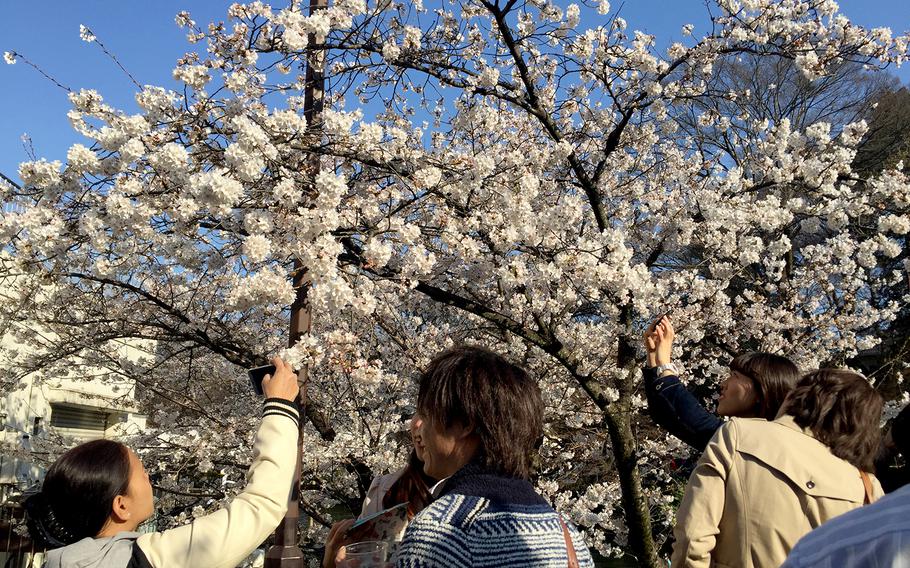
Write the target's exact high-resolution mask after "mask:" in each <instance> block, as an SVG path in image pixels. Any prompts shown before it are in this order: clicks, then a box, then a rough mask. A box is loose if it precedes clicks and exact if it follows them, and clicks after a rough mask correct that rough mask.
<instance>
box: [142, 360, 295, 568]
mask: <svg viewBox="0 0 910 568" xmlns="http://www.w3.org/2000/svg"><path fill="white" fill-rule="evenodd" d="M275 366H276V367H277V369H278V370H277V371H276V373H275V376H274V377H269V376H266V378H265V380H264V381H263V391H264V392H265V395H266V397H268V398H267V399H266V401H265V404H264V406H263V411H262V423H261V424H260V426H259V430H258V432H257V434H256V440H255V442H254V446H253V464H252V465H251V466H250V471H249V474H248V482H247V485H246V488H244V490H243V492H242V493H240V494H239V495H237V496H236V497H234V499H233V500H232V501H231V503H230V504H229V505H228V506H227V507H225V508H223V509H219V510H218V511H216V512H214V513H212V514H210V515H206V516H205V517H201V518H199V519H196V520H195V521H193V522H192V523H190V524H187V525H183V526H181V527H177V528H174V529H170V530H167V531H164V532H156V533H151V534H145V535H142V536H140V537H139V539H138V540H137V544H138V547H139V549H140V550H141V552H142V554H143V555H144V556H145V559H146V560H147V563H148V565H149V566H150V567H151V568H191V567H193V568H196V567H200V566H205V567H207V568H232V567H234V566H236V565H237V564H239V563H240V562H241V561H242V560H243V559H244V558H246V557H247V556H248V555H249V554H250V552H252V551H253V549H255V548H256V547H257V546H259V545H260V544H261V543H262V542H263V541H264V540H265V539H266V538H267V537H268V535H269V533H271V532H272V531H273V530H274V529H275V527H276V526H278V523H279V521H280V520H281V518H282V517H283V516H284V514H285V512H286V511H287V501H288V495H289V493H290V490H291V480H292V479H293V475H294V468H295V466H296V461H297V437H298V433H299V421H300V413H299V410H298V408H297V404H296V402H294V400H295V399H296V397H297V393H298V386H297V378H296V376H295V375H294V373H293V371H292V370H291V368H290V367H289V366H288V365H286V364H285V363H283V362H282V361H281V360H280V359H276V360H275Z"/></svg>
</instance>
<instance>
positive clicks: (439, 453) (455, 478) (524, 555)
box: [397, 347, 594, 568]
mask: <svg viewBox="0 0 910 568" xmlns="http://www.w3.org/2000/svg"><path fill="white" fill-rule="evenodd" d="M417 413H418V415H417V417H416V418H415V420H416V421H417V436H416V443H417V445H418V447H419V448H420V450H421V451H422V453H423V454H424V471H425V472H426V474H427V475H429V476H430V477H434V478H436V479H442V480H443V481H441V482H440V483H439V484H438V485H437V486H436V487H435V488H434V495H436V496H437V498H436V499H435V500H434V501H433V503H432V504H431V505H430V506H429V507H427V508H426V509H424V510H423V511H422V512H421V513H420V514H419V515H417V516H416V517H415V518H414V520H413V521H412V522H411V524H410V525H409V526H408V529H407V532H406V533H405V536H404V541H403V542H402V544H401V548H400V550H399V553H398V559H397V565H398V567H399V568H433V567H440V568H443V567H444V568H459V567H483V566H498V567H501V566H522V567H529V566H532V567H553V568H556V567H559V568H564V567H566V566H570V567H571V566H585V567H593V565H594V563H593V560H592V559H591V554H590V552H589V551H588V549H587V547H586V546H585V545H584V542H583V541H582V539H581V536H580V535H579V533H578V532H577V531H575V530H574V528H572V527H570V525H569V524H568V523H566V522H565V521H564V520H563V518H562V516H561V515H560V514H559V513H557V512H556V511H554V510H553V508H552V507H551V506H550V505H549V504H548V503H547V502H546V500H544V499H543V497H541V496H540V495H539V494H538V493H537V492H536V491H535V490H534V486H533V485H532V484H531V482H530V481H528V477H529V475H530V469H531V455H532V453H533V452H534V451H535V448H536V447H537V445H538V442H539V441H540V439H541V437H542V435H543V402H542V399H541V395H540V388H539V387H538V386H537V383H536V382H535V381H534V380H532V379H531V378H530V377H529V376H528V375H527V373H526V372H525V371H524V370H523V369H522V368H520V367H518V366H516V365H513V364H511V363H509V362H508V361H506V360H505V359H503V358H502V357H500V356H499V355H496V354H495V353H492V352H490V351H487V350H485V349H480V348H477V347H460V348H456V349H452V350H449V351H446V352H444V353H442V354H441V355H439V356H437V357H436V359H434V360H433V361H432V362H431V363H430V365H429V367H428V369H427V370H426V372H425V373H424V374H423V376H422V377H421V379H420V392H419V394H418V399H417Z"/></svg>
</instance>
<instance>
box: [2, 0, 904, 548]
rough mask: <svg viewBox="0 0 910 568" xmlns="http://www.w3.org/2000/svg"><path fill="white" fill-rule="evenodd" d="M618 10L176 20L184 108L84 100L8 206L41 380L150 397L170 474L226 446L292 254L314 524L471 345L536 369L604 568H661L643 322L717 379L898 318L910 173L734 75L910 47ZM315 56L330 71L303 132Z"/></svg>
mask: <svg viewBox="0 0 910 568" xmlns="http://www.w3.org/2000/svg"><path fill="white" fill-rule="evenodd" d="M610 9H611V7H610V3H609V2H600V3H599V4H597V5H595V6H591V7H589V6H587V5H576V4H571V5H568V6H565V5H558V4H556V3H553V2H547V1H544V0H535V1H527V2H515V1H510V2H486V1H463V2H446V3H442V4H440V5H439V6H438V7H432V8H431V7H430V6H429V3H428V4H427V6H424V5H423V2H413V1H412V2H403V3H399V2H394V1H392V0H384V1H380V2H378V3H373V2H371V3H369V4H367V3H366V2H365V1H362V0H339V1H337V2H335V3H333V4H332V5H331V6H330V7H329V8H328V9H325V10H321V11H318V12H316V13H314V14H312V15H307V14H305V13H303V12H301V11H300V9H299V7H298V6H297V4H296V3H294V4H293V5H292V6H291V7H290V8H287V9H283V10H277V9H273V8H271V7H269V6H267V5H265V4H263V3H260V2H253V3H250V4H235V5H233V6H232V7H231V9H230V12H229V17H230V23H229V24H223V25H216V24H213V25H211V26H208V27H207V28H201V27H199V26H197V24H196V23H195V22H194V21H193V20H192V18H191V16H190V15H189V14H187V13H182V14H180V15H179V16H178V18H177V20H178V23H179V24H181V25H183V26H185V27H186V29H187V32H188V36H189V39H190V41H191V42H205V44H206V50H205V52H204V54H199V53H195V52H191V53H188V54H187V55H186V56H185V57H183V58H182V59H181V60H180V61H179V62H178V65H177V67H176V68H175V70H174V74H173V76H174V78H175V80H177V81H179V82H181V83H182V84H183V85H182V86H183V87H185V88H182V89H180V90H179V91H172V90H169V89H166V88H161V87H154V86H146V87H144V88H143V89H142V90H141V91H140V92H138V93H137V94H136V100H137V102H138V104H139V106H140V107H141V109H142V110H141V112H139V113H137V114H132V115H131V114H127V113H124V112H122V111H119V110H117V109H114V108H112V107H110V106H109V105H107V104H106V103H105V102H104V100H103V98H102V96H101V95H100V94H99V93H97V92H94V91H87V90H83V91H79V92H74V93H73V94H72V95H71V96H70V99H71V101H72V104H73V110H72V111H71V112H70V114H69V117H70V120H71V122H72V124H73V127H74V128H75V129H76V130H77V131H78V132H79V133H81V134H82V135H84V136H85V137H86V139H87V141H86V142H85V144H76V145H74V146H73V147H72V148H71V149H70V151H69V152H68V154H67V157H66V161H65V163H61V162H57V161H46V160H39V161H35V162H28V163H24V164H22V166H21V168H20V171H19V175H20V177H21V178H22V181H23V182H24V185H23V187H22V188H20V189H16V188H12V189H10V190H7V191H5V199H6V200H7V201H15V202H17V203H19V204H21V205H22V209H21V212H18V213H15V214H9V215H4V218H3V221H2V224H0V234H2V237H3V242H4V243H9V245H8V247H7V251H8V253H9V255H10V257H11V258H12V259H13V260H14V261H15V265H16V267H17V269H18V270H20V271H23V272H25V273H27V274H29V275H31V276H33V277H35V278H39V279H40V280H41V282H45V283H48V284H51V283H52V284H54V285H55V286H48V288H47V290H45V293H44V294H42V295H41V296H40V297H33V298H32V299H31V301H30V302H29V303H28V305H27V306H26V307H25V311H20V312H17V313H16V314H7V317H27V318H28V319H29V320H30V321H34V322H38V323H40V324H41V325H42V326H44V327H45V328H47V329H51V330H53V332H54V333H53V336H44V337H40V338H39V337H29V338H27V339H29V340H31V341H33V344H35V345H37V346H38V349H37V351H36V353H35V354H34V355H33V356H32V358H31V359H29V360H28V361H26V362H25V364H24V366H25V368H27V369H29V370H31V369H36V368H42V369H46V370H48V371H47V372H52V371H50V370H52V369H53V368H54V364H55V357H54V354H55V353H58V352H61V351H60V348H61V345H63V344H66V345H67V346H68V349H67V350H66V352H67V353H78V354H79V355H80V356H82V357H85V358H86V359H89V360H93V361H94V362H96V363H98V364H103V365H106V366H108V367H109V368H110V369H111V371H112V372H115V373H119V374H123V375H127V376H130V377H135V378H136V379H137V380H139V381H140V382H141V383H142V384H145V385H147V388H148V393H149V398H148V400H149V401H150V402H149V404H150V405H151V410H152V418H153V421H154V423H155V424H157V427H158V428H159V429H160V432H159V431H156V432H153V433H150V434H149V436H152V437H157V438H156V439H157V440H158V441H159V442H160V441H161V436H160V433H161V432H169V433H170V435H169V436H166V438H168V441H167V443H168V444H176V443H178V442H177V441H178V440H180V439H182V438H181V437H185V439H184V441H183V442H181V443H183V444H184V446H181V447H183V448H184V450H182V451H184V454H181V455H183V456H184V457H186V456H192V455H203V454H205V455H209V456H214V455H218V451H216V450H214V449H213V448H214V447H216V446H218V445H219V444H222V443H224V444H225V445H230V444H234V445H235V446H242V438H243V436H244V433H245V428H247V427H249V418H247V416H246V412H248V411H249V408H248V405H247V404H246V403H238V402H237V399H236V396H233V395H232V394H231V393H234V394H236V391H237V389H238V388H239V387H238V386H237V384H236V381H235V380H234V379H233V376H236V375H237V374H238V373H239V371H238V370H237V368H236V367H233V366H231V365H238V366H251V365H253V364H254V363H255V362H257V361H258V360H260V359H261V358H262V357H263V356H264V355H265V354H267V353H270V352H273V351H275V350H276V349H278V348H280V347H281V346H282V344H283V343H284V340H283V339H282V337H286V336H284V335H283V334H284V333H285V331H284V327H285V324H284V322H285V321H286V318H287V308H288V305H289V304H290V303H291V302H292V301H293V299H294V294H295V291H294V289H293V286H292V285H291V282H292V278H291V277H292V274H291V273H292V271H293V270H294V268H293V267H294V261H297V262H298V263H299V266H302V268H303V269H304V270H305V271H306V275H307V278H308V282H309V285H310V286H311V288H310V292H309V299H310V302H311V304H312V306H313V310H314V330H313V333H312V334H311V335H310V336H308V337H305V338H304V339H303V340H302V341H301V342H300V343H299V344H298V345H297V346H295V347H294V348H292V349H290V350H289V351H288V352H287V355H288V357H289V358H290V359H291V360H292V361H293V362H294V364H297V365H302V364H309V365H311V368H312V375H313V376H312V380H311V387H310V389H311V395H312V398H313V403H314V408H315V409H316V410H315V411H314V412H315V414H314V416H316V415H318V416H317V417H316V420H315V422H314V424H315V429H314V430H312V431H311V432H309V433H308V434H309V435H310V436H309V438H308V442H307V448H308V451H307V455H306V456H305V458H304V481H303V484H304V498H305V501H306V502H307V507H309V510H310V511H311V512H312V513H313V514H315V515H319V516H320V517H324V516H325V515H326V514H327V511H328V509H329V508H330V507H332V506H334V505H335V504H336V503H338V502H339V501H341V500H344V499H356V497H357V496H358V494H359V493H360V492H362V491H363V489H364V487H363V479H362V478H363V477H364V475H363V472H364V471H365V470H364V468H366V471H374V472H377V471H380V470H388V469H391V468H395V467H397V466H398V464H399V463H401V462H402V460H403V457H402V456H403V454H402V451H403V450H402V445H401V444H402V438H401V430H402V428H403V422H402V418H403V417H404V416H406V415H407V413H408V411H409V410H408V405H409V404H412V403H413V395H414V382H413V380H412V378H413V376H414V374H415V373H416V372H417V371H419V369H420V368H421V366H422V365H423V364H425V363H426V362H427V361H428V359H429V358H430V357H431V356H432V355H433V354H434V353H436V352H437V351H438V350H439V349H442V348H444V347H446V346H449V345H451V344H453V343H454V342H456V341H475V342H480V343H484V344H487V345H491V346H492V347H494V348H495V349H497V350H499V351H502V352H504V353H507V354H509V355H510V356H511V357H513V358H515V359H517V360H521V361H523V362H524V363H525V364H526V365H528V366H529V367H531V368H532V369H533V370H534V371H535V372H536V373H537V376H538V377H539V379H540V381H541V384H542V386H543V388H544V391H545V395H546V399H547V403H548V415H547V439H546V441H545V443H544V445H543V447H542V449H541V452H542V462H541V481H540V485H541V487H542V489H543V490H544V491H545V492H547V494H548V495H551V496H552V498H553V499H554V502H556V503H558V504H560V505H561V506H563V508H564V509H565V510H567V511H568V512H569V513H570V514H571V515H572V516H573V518H574V519H575V520H576V521H578V522H579V524H580V525H581V526H582V527H583V528H584V529H585V530H586V535H587V538H588V539H589V540H590V542H591V543H592V544H593V545H594V546H596V547H597V549H598V550H600V551H601V552H603V553H610V552H615V551H617V550H619V549H624V550H631V551H633V552H634V553H635V554H636V555H638V557H639V558H641V559H643V561H646V562H648V563H651V564H654V563H655V562H656V545H655V543H654V541H653V540H652V539H651V533H652V525H651V523H652V518H653V521H654V522H655V524H654V526H653V528H654V529H655V532H656V533H657V534H658V535H659V534H661V530H660V529H664V528H666V526H668V524H671V523H672V512H670V510H669V508H668V506H667V503H668V502H669V500H670V498H671V494H672V491H671V488H670V487H669V486H668V484H667V483H665V481H666V480H667V479H668V476H669V474H668V473H667V471H666V468H665V467H664V465H665V463H666V461H667V456H668V455H669V454H671V453H673V452H679V451H680V449H679V448H678V447H677V446H675V445H674V444H673V442H672V441H669V440H666V439H664V438H663V437H662V436H661V435H659V434H656V433H654V432H653V431H651V430H650V429H649V428H648V425H647V421H646V420H642V418H641V417H642V413H641V408H642V404H643V402H642V396H643V395H642V392H641V389H640V386H639V378H638V372H637V367H638V365H639V363H640V361H639V360H638V358H637V357H636V354H635V348H636V345H637V341H638V339H637V338H638V337H639V336H640V333H641V330H642V329H643V326H644V325H645V324H646V322H648V321H649V320H650V319H652V318H654V317H655V316H657V315H659V314H662V313H672V314H673V317H674V320H675V321H676V322H679V324H680V327H681V328H682V331H681V336H682V337H681V340H680V344H681V347H682V353H681V354H680V355H681V357H682V363H683V366H684V367H685V368H687V372H688V373H689V374H690V375H691V376H692V377H693V380H694V381H695V382H707V383H711V382H713V381H714V380H715V379H716V378H717V376H718V375H719V373H720V372H721V371H720V369H721V368H722V367H723V366H724V365H725V364H726V362H727V361H728V360H729V359H730V357H731V354H734V353H737V352H741V351H744V350H750V349H759V348H760V349H764V350H770V351H778V352H782V353H786V354H787V355H788V356H790V357H792V358H794V359H795V360H797V361H798V362H799V363H800V364H801V365H803V366H804V367H805V368H810V367H813V366H817V365H819V364H821V363H823V362H826V361H831V360H835V361H842V360H844V359H845V358H849V357H852V356H854V355H856V354H857V353H858V352H860V351H862V350H864V349H868V348H870V347H873V346H875V345H876V343H877V342H878V341H879V338H880V337H881V334H882V333H883V331H884V330H886V329H887V327H888V325H889V323H890V322H891V321H892V320H894V318H896V317H897V316H898V314H899V313H900V310H901V309H903V308H904V306H905V305H906V301H907V298H906V296H905V295H904V294H905V293H906V291H907V285H906V272H905V270H903V269H902V264H901V263H902V262H904V259H905V257H906V254H907V253H906V252H905V251H906V248H907V247H906V246H905V239H906V236H907V233H908V231H910V218H908V206H910V185H908V180H907V174H906V170H903V169H902V168H893V169H886V170H884V171H882V172H881V173H880V174H876V175H875V176H874V177H862V176H860V175H859V174H857V173H856V172H854V171H853V168H852V165H851V164H852V162H853V158H854V156H855V153H856V149H857V147H858V146H859V145H860V144H861V143H862V142H863V140H864V139H865V138H866V136H867V125H866V124H865V123H864V122H863V120H862V119H861V117H853V118H856V120H852V119H850V120H847V119H845V120H828V121H824V122H823V121H817V122H814V123H812V124H802V123H800V122H799V121H798V120H797V118H796V117H795V116H778V117H762V116H756V114H755V113H754V112H753V111H752V110H751V107H750V106H749V105H750V103H751V102H752V101H754V100H755V99H756V98H757V97H758V98H761V97H768V96H773V95H772V94H769V93H768V92H762V93H757V92H754V91H752V90H751V88H750V87H749V86H748V85H746V84H743V85H741V86H739V87H732V88H730V89H727V90H718V89H716V88H714V86H715V84H716V77H717V74H718V73H720V72H721V71H722V70H724V69H729V66H730V65H735V64H737V62H738V61H739V59H738V58H753V60H755V61H759V62H765V61H774V62H778V63H781V62H782V63H781V64H786V65H791V66H794V69H796V70H797V73H796V74H795V75H794V77H795V78H791V80H793V81H802V82H803V83H804V84H812V82H813V81H816V80H822V79H823V78H824V77H826V76H827V75H828V74H830V73H833V72H835V71H836V70H837V69H841V68H843V66H845V65H852V66H855V67H856V68H857V69H859V68H861V67H862V66H866V67H870V68H871V67H878V66H883V65H886V64H900V63H902V62H904V61H905V60H906V58H907V54H908V43H907V42H908V38H907V37H906V36H892V34H891V33H890V32H889V31H887V30H885V29H874V30H867V29H864V28H861V27H858V26H855V25H853V24H851V23H850V22H849V21H848V20H847V19H846V18H845V17H843V16H842V15H840V14H839V13H838V10H837V5H836V4H835V3H834V2H831V1H818V0H811V1H809V0H802V1H797V0H787V1H784V2H781V1H777V0H776V1H773V2H772V1H770V0H744V1H734V0H721V1H719V2H718V5H717V8H716V10H717V12H718V15H716V16H715V17H714V19H713V27H712V29H711V30H710V32H709V33H708V34H707V35H704V36H703V37H695V36H694V35H691V34H692V31H693V29H692V27H691V26H688V27H686V28H685V29H684V31H685V32H687V33H688V34H689V35H688V36H687V40H686V41H685V42H681V43H675V44H673V45H670V46H669V47H668V48H667V49H666V50H662V49H658V48H657V47H656V46H657V45H659V43H658V41H657V38H654V37H652V36H649V35H647V34H644V33H641V32H637V31H635V32H632V31H630V30H628V29H627V25H626V22H625V21H624V20H623V19H622V18H621V17H619V16H618V15H617V14H615V13H612V12H611V11H610ZM82 37H83V38H84V39H85V38H87V37H91V38H92V39H86V41H92V40H94V39H95V38H94V35H93V34H92V33H91V31H90V30H88V29H87V28H85V29H84V30H83V31H82ZM316 54H321V56H320V57H316ZM323 55H324V60H323V59H322V56H323ZM308 57H311V58H312V59H313V61H314V62H315V63H317V64H319V65H322V66H323V67H324V70H325V72H326V74H327V77H328V80H329V82H330V88H329V90H328V93H329V94H328V100H327V104H326V109H325V111H324V113H323V114H322V115H321V116H320V117H319V119H318V122H314V124H308V122H307V120H306V119H305V118H304V116H303V112H302V108H303V96H302V94H303V89H304V86H305V85H304V81H305V79H304V74H303V69H304V66H305V65H306V62H307V58H308ZM8 61H9V58H8ZM859 72H864V71H859ZM867 72H869V73H871V71H867ZM721 135H723V136H725V137H726V138H725V139H724V144H720V143H718V137H719V136H721ZM741 148H749V152H747V153H746V152H740V151H738V149H741ZM314 155H316V156H319V159H320V160H321V165H322V168H321V169H322V171H321V172H320V173H319V174H318V175H314V172H313V171H312V170H311V167H310V164H312V157H313V156H314ZM63 306H65V307H66V309H62V307H63ZM23 333H25V332H23ZM112 337H117V338H124V339H127V338H134V339H142V340H151V341H154V342H155V343H154V345H155V346H156V347H155V349H154V351H153V352H152V353H150V354H149V356H148V358H147V359H146V360H144V361H142V362H140V363H139V364H130V365H126V364H125V363H124V362H123V361H120V360H116V359H115V358H112V357H111V356H110V353H107V352H105V351H104V350H103V349H101V348H100V345H101V344H102V343H103V341H106V340H110V339H111V338H112ZM191 362H192V363H193V364H191ZM200 364H202V365H203V367H201V368H200V367H199V365H200ZM187 368H190V369H191V371H186V369H187ZM190 376H192V377H194V378H197V379H198V382H194V381H188V380H187V378H188V377H190ZM213 390H214V391H217V392H220V393H221V394H219V395H217V396H216V397H215V399H216V400H215V401H214V404H216V405H218V408H220V409H221V410H220V411H219V412H212V411H211V410H212V404H213V403H212V401H209V400H206V397H207V396H211V393H212V392H213ZM165 395H167V396H165ZM174 400H176V401H178V402H179V405H177V406H175V405H174ZM178 432H179V433H180V434H179V435H178V434H176V433H178ZM189 432H194V433H195V434H189ZM224 432H226V433H227V434H224V435H223V436H222V433H224ZM161 443H163V442H161ZM189 447H192V448H193V449H192V450H190V449H186V448H189ZM200 448H205V449H204V450H203V449H200ZM193 452H196V453H193ZM234 452H240V453H239V454H237V455H238V457H237V460H236V461H239V462H242V461H243V460H242V451H241V450H237V449H236V448H235V450H234ZM167 459H168V458H167V457H166V456H164V455H163V454H161V460H162V464H163V465H162V468H163V469H165V465H166V463H168V462H167V461H166V460H167ZM210 461H211V460H209V462H206V467H205V468H204V469H205V471H206V472H211V471H213V468H218V467H221V468H224V471H225V472H227V473H224V475H228V476H229V475H236V473H230V472H232V471H234V470H232V469H230V467H229V466H228V465H221V466H219V465H218V464H212V463H210ZM344 466H346V467H344Z"/></svg>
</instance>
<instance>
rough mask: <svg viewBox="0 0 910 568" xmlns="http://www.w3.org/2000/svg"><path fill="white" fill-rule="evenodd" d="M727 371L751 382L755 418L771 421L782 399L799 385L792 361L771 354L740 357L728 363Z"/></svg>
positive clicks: (754, 353) (778, 409)
mask: <svg viewBox="0 0 910 568" xmlns="http://www.w3.org/2000/svg"><path fill="white" fill-rule="evenodd" d="M730 369H732V370H734V371H736V372H738V373H740V374H742V375H745V376H747V377H749V378H750V379H752V382H753V383H754V384H755V387H756V392H755V394H756V397H757V398H758V400H757V401H756V404H757V405H758V407H757V409H756V411H755V416H756V418H764V419H765V420H774V419H775V418H777V414H778V413H779V412H780V406H781V405H782V404H783V403H784V399H785V398H787V395H788V394H789V393H790V391H791V390H792V389H793V387H794V386H796V383H797V381H799V368H797V366H796V365H795V364H794V363H793V361H791V360H789V359H787V358H786V357H781V356H780V355H774V354H773V353H763V352H760V351H756V352H752V353H743V354H742V355H738V356H737V357H736V358H735V359H733V361H731V362H730Z"/></svg>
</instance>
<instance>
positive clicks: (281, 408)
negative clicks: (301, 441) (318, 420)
mask: <svg viewBox="0 0 910 568" xmlns="http://www.w3.org/2000/svg"><path fill="white" fill-rule="evenodd" d="M266 416H287V417H288V418H290V419H291V420H293V421H294V424H296V425H297V427H298V428H299V427H300V409H299V408H298V406H297V403H296V402H292V401H290V400H286V399H283V398H268V399H266V401H265V404H264V405H263V406H262V417H263V418H265V417H266Z"/></svg>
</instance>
